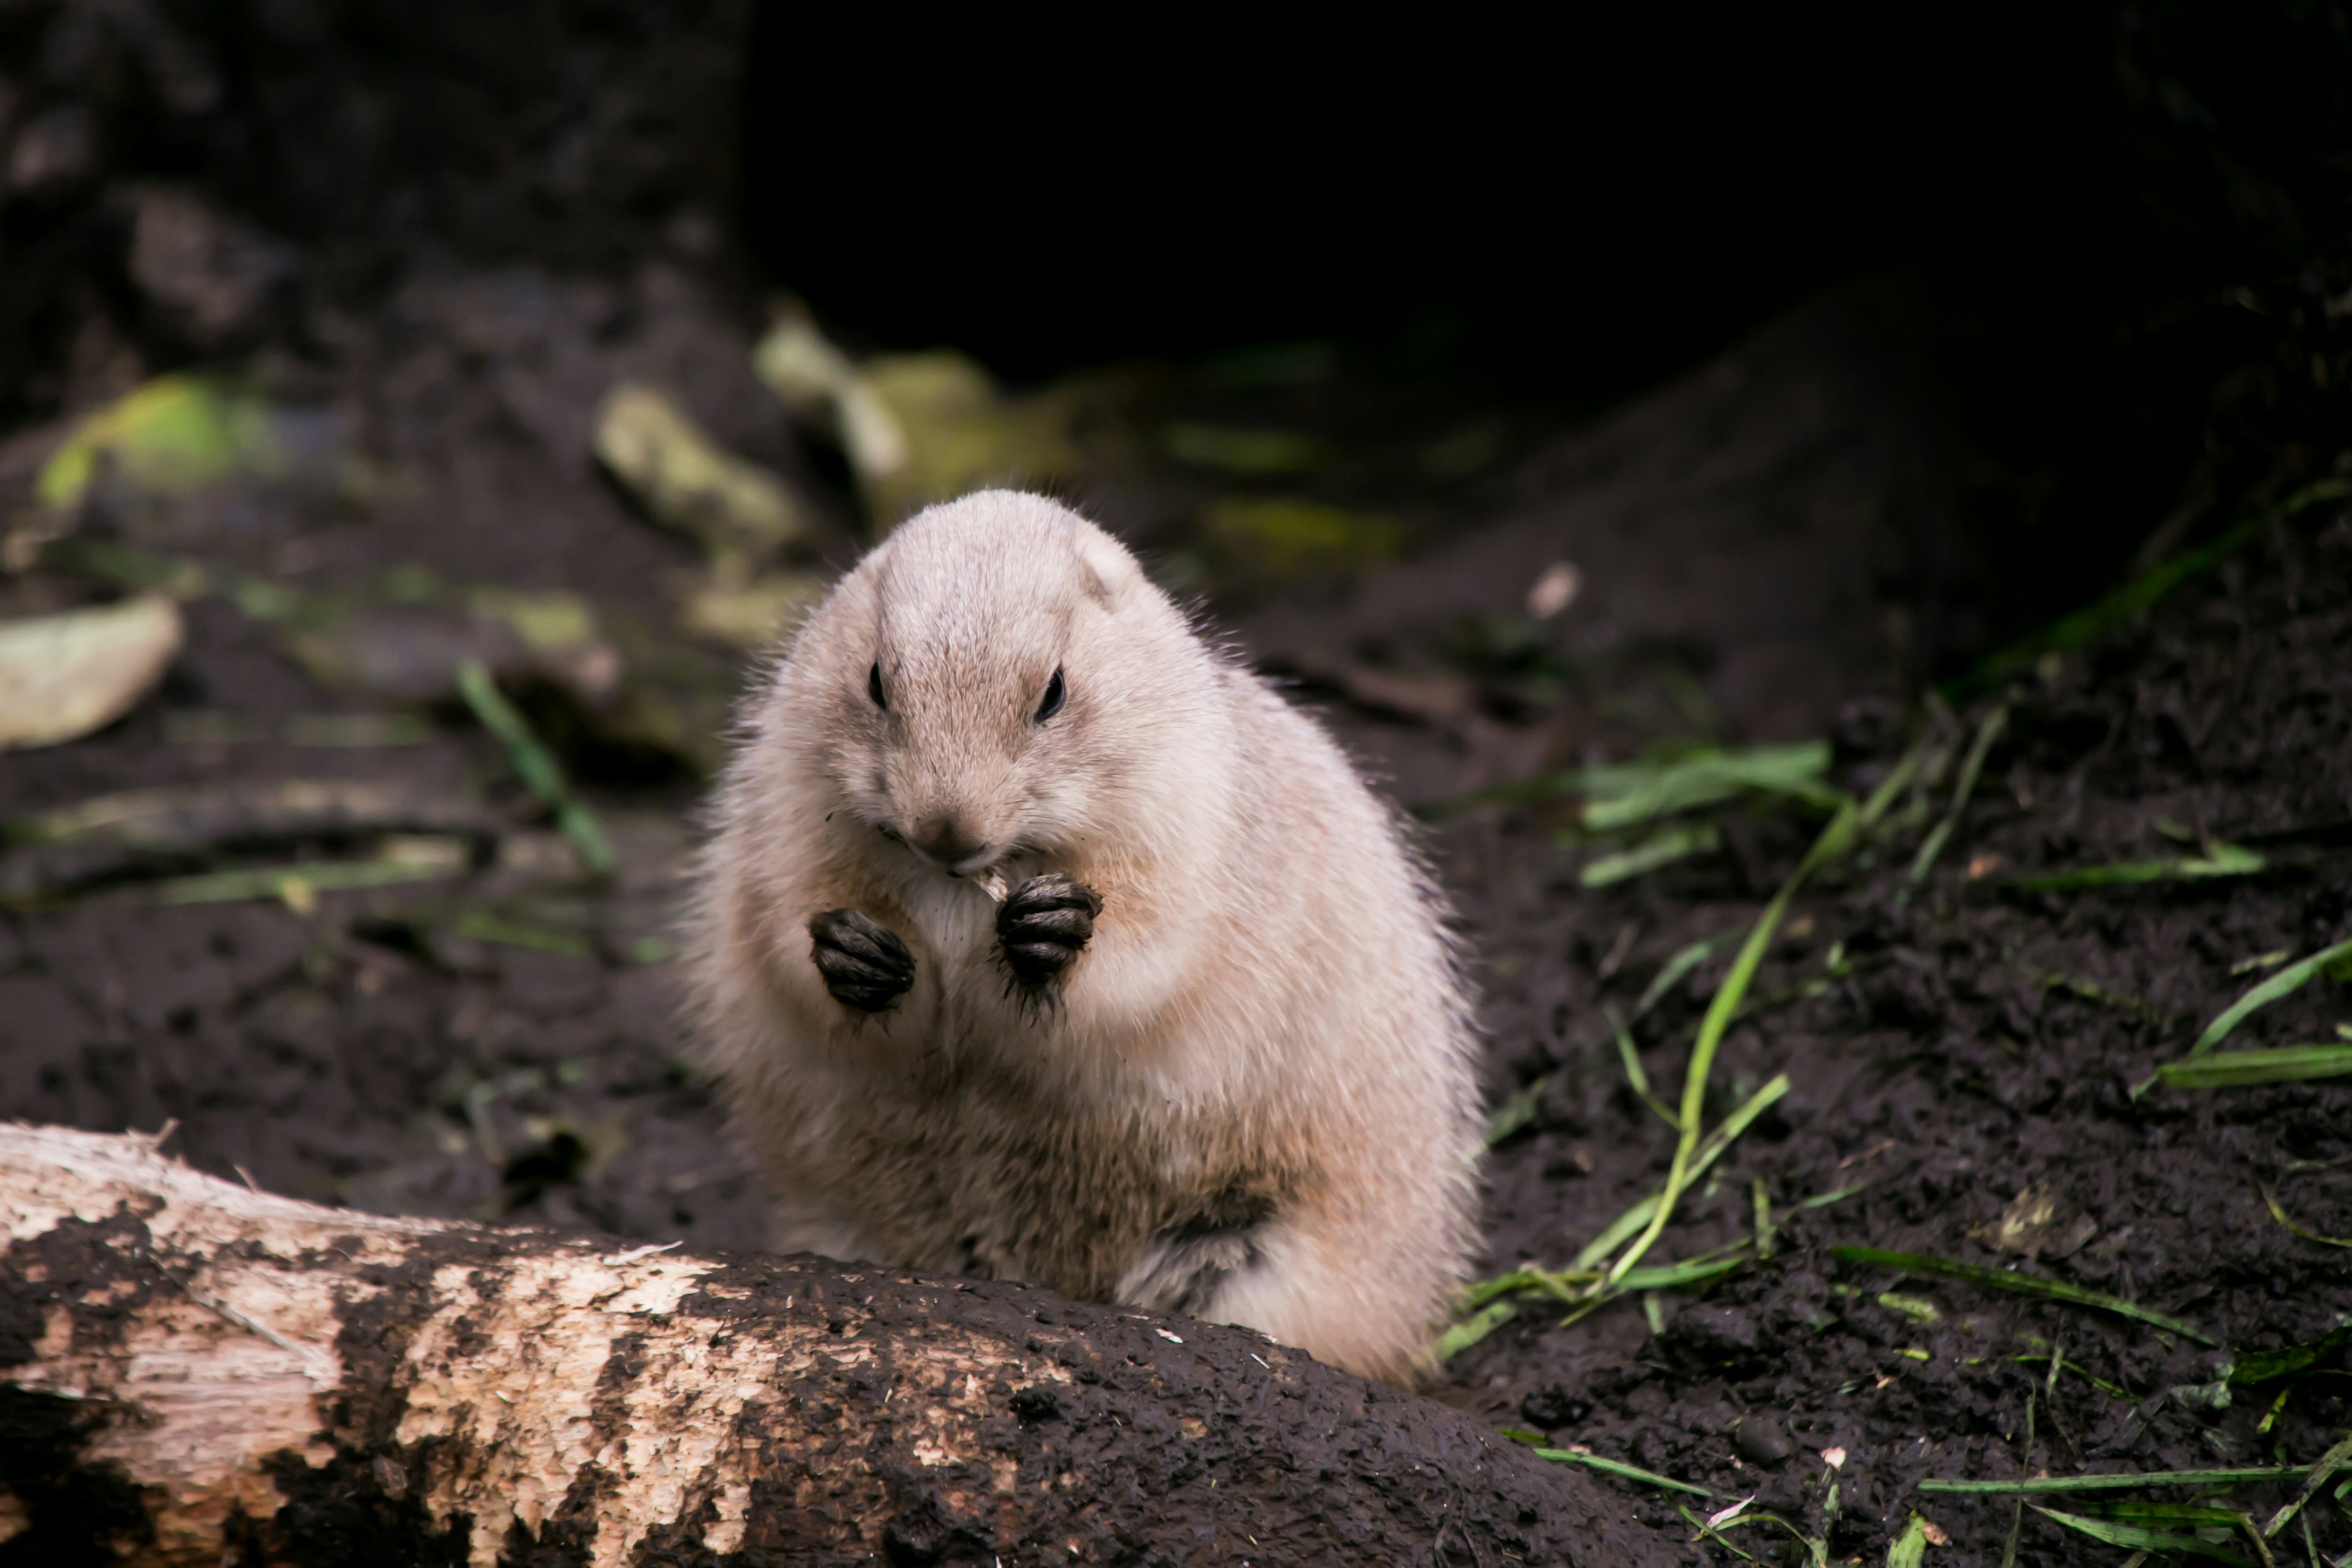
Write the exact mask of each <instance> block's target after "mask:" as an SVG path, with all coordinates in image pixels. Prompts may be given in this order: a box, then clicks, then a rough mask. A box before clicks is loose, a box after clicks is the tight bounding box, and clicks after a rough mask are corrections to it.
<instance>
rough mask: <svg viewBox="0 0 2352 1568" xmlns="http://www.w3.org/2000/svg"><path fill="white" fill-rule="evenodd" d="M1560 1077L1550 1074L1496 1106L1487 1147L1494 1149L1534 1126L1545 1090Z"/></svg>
mask: <svg viewBox="0 0 2352 1568" xmlns="http://www.w3.org/2000/svg"><path fill="white" fill-rule="evenodd" d="M1558 1077H1559V1073H1558V1072H1557V1071H1552V1072H1548V1073H1546V1074H1544V1075H1543V1076H1542V1077H1541V1078H1539V1079H1536V1080H1535V1081H1534V1082H1533V1083H1531V1084H1529V1085H1528V1086H1527V1088H1525V1089H1520V1090H1519V1091H1518V1092H1517V1093H1516V1094H1514V1095H1512V1096H1511V1098H1510V1099H1508V1100H1505V1101H1503V1103H1502V1104H1500V1105H1498V1106H1496V1108H1495V1114H1494V1116H1493V1117H1492V1118H1491V1119H1490V1120H1489V1121H1487V1123H1486V1147H1487V1148H1489V1149H1492V1148H1494V1147H1495V1146H1496V1144H1498V1143H1501V1142H1503V1141H1504V1140H1506V1139H1507V1138H1509V1137H1511V1136H1512V1135H1513V1134H1514V1133H1517V1132H1518V1131H1520V1130H1521V1129H1523V1128H1526V1127H1528V1126H1530V1125H1532V1124H1533V1123H1534V1121H1535V1119H1536V1115H1537V1113H1538V1111H1540V1110H1542V1109H1543V1097H1544V1090H1546V1089H1549V1088H1550V1087H1551V1084H1552V1079H1556V1078H1558Z"/></svg>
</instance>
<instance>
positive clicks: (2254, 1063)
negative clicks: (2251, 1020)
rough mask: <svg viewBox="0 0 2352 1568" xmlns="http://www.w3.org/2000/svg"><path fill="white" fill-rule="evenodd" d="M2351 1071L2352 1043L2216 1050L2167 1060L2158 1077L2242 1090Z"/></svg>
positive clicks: (2177, 1084) (2175, 1085) (2178, 1084)
mask: <svg viewBox="0 0 2352 1568" xmlns="http://www.w3.org/2000/svg"><path fill="white" fill-rule="evenodd" d="M2346 1073H2352V1045H2342V1044H2338V1045H2319V1046H2273V1047H2267V1048H2264V1049H2263V1050H2257V1051H2216V1052H2214V1053H2213V1054H2212V1055H2211V1056H2208V1057H2191V1058H2189V1059H2188V1060H2187V1061H2182V1062H2167V1063H2165V1064H2164V1065H2163V1066H2162V1067H2160V1068H2157V1069H2156V1076H2157V1078H2158V1080H2159V1081H2161V1082H2162V1083H2163V1085H2164V1087H2165V1088H2167V1089H2242V1088H2244V1087H2245V1086H2247V1085H2249V1084H2257V1083H2307V1082H2309V1081H2310V1080H2312V1079H2322V1078H2341V1077H2343V1076H2344V1075H2345V1074H2346Z"/></svg>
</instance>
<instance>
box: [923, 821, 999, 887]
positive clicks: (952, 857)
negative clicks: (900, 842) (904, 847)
mask: <svg viewBox="0 0 2352 1568" xmlns="http://www.w3.org/2000/svg"><path fill="white" fill-rule="evenodd" d="M908 841H909V842H910V843H912V844H913V845H914V847H916V848H918V849H919V850H921V851H922V852H923V853H924V854H925V855H928V856H929V857H930V858H932V859H934V860H936V861H938V862H939V863H940V865H942V866H944V867H946V868H948V870H949V871H950V873H955V874H959V875H960V874H961V873H957V872H956V868H957V867H959V866H961V865H962V864H963V862H965V861H967V860H969V859H971V858H972V857H974V856H976V855H978V854H980V853H981V852H982V850H984V849H986V848H987V847H988V846H987V845H985V844H982V842H981V841H980V840H979V838H977V837H974V836H973V834H972V831H971V828H970V827H969V826H966V825H965V822H964V819H963V818H962V817H961V816H959V815H958V814H956V813H955V812H952V811H950V812H945V813H942V814H941V815H940V816H932V817H927V818H925V819H924V820H923V821H921V822H919V823H917V824H916V825H915V831H914V832H913V833H912V834H910V835H909V836H908Z"/></svg>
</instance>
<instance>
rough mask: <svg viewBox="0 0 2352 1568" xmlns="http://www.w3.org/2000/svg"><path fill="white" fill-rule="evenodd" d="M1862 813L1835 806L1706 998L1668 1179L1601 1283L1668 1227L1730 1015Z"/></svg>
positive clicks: (1619, 1274)
mask: <svg viewBox="0 0 2352 1568" xmlns="http://www.w3.org/2000/svg"><path fill="white" fill-rule="evenodd" d="M1860 816H1861V808H1860V807H1859V806H1857V805H1855V804H1854V803H1853V801H1851V800H1849V801H1847V802H1846V803H1845V804H1844V805H1841V806H1840V807H1838V813H1837V816H1834V817H1832V819H1831V820H1830V825H1829V826H1827V827H1824V828H1823V829H1822V833H1821V837H1818V838H1816V839H1814V840H1813V844H1812V847H1811V848H1810V849H1808V850H1806V851H1805V858H1803V859H1802V860H1800V861H1799V862H1798V863H1797V868H1796V869H1795V870H1793V871H1791V872H1790V873H1789V877H1788V879H1787V880H1786V881H1784V882H1782V883H1781V884H1780V891H1779V892H1777V893H1775V894H1773V895H1772V901H1771V902H1770V903H1769V904H1767V905H1766V906H1765V908H1764V912H1763V913H1762V914H1761V915H1759V916H1758V917H1757V920H1756V925H1755V928H1754V929H1753V930H1751V931H1749V932H1748V941H1747V942H1745V943H1744V944H1742V946H1741V947H1740V950H1739V956H1738V957H1737V958H1735V959H1733V960H1732V963H1731V972H1730V973H1728V974H1726V975H1725V976H1724V977H1723V984H1721V985H1719V986H1717V988H1716V993H1715V1000H1714V1001H1713V1002H1711V1003H1709V1004H1708V1005H1707V1009H1706V1017H1705V1018H1703V1019H1701V1020H1700V1022H1699V1026H1698V1037H1697V1038H1696V1039H1695V1040H1693V1041H1692V1042H1691V1057H1690V1066H1689V1067H1688V1068H1685V1070H1684V1073H1683V1103H1682V1126H1683V1131H1682V1136H1681V1138H1680V1139H1679V1140H1678V1141H1677V1142H1675V1157H1674V1163H1673V1164H1672V1165H1670V1166H1669V1167H1668V1168H1667V1171H1666V1184H1665V1187H1664V1190H1663V1191H1661V1192H1660V1194H1659V1196H1658V1206H1657V1209H1656V1212H1655V1213H1654V1214H1652V1215H1651V1216H1650V1222H1649V1225H1648V1226H1646V1227H1645V1228H1644V1229H1643V1231H1642V1233H1641V1234H1640V1235H1639V1236H1637V1237H1634V1238H1633V1243H1632V1245H1631V1246H1629V1247H1626V1249H1625V1250H1624V1251H1623V1252H1622V1253H1621V1254H1619V1255H1618V1258H1617V1260H1616V1261H1615V1262H1614V1263H1612V1264H1611V1265H1610V1266H1609V1274H1608V1278H1607V1279H1606V1280H1605V1281H1604V1283H1609V1284H1614V1283H1615V1282H1616V1281H1618V1280H1619V1279H1623V1278H1624V1276H1625V1273H1626V1271H1627V1270H1628V1269H1630V1268H1633V1265H1634V1264H1635V1263H1637V1262H1639V1261H1640V1260H1641V1257H1642V1255H1643V1253H1645V1252H1647V1251H1648V1250H1649V1249H1650V1247H1651V1246H1652V1244H1654V1242H1656V1240H1657V1239H1658V1236H1659V1233H1661V1232H1662V1231H1664V1229H1665V1228H1666V1221H1667V1220H1669V1219H1671V1218H1672V1217H1673V1216H1674V1211H1675V1202H1676V1201H1677V1200H1678V1199H1679V1198H1681V1196H1682V1194H1683V1189H1684V1188H1685V1186H1687V1185H1688V1184H1689V1183H1690V1180H1691V1160H1692V1156H1693V1155H1695V1154H1696V1152H1698V1142H1699V1122H1700V1120H1701V1118H1702V1117H1703V1116H1704V1115H1705V1114H1706V1083H1707V1077H1708V1075H1709V1074H1710V1073H1711V1072H1712V1071H1713V1070H1714V1068H1715V1053H1716V1048H1717V1047H1718V1046H1720V1045H1721V1044H1722V1043H1723V1037H1724V1034H1725V1032H1726V1031H1727V1030H1728V1029H1729V1028H1730V1026H1731V1020H1732V1016H1733V1015H1735V1014H1736V1013H1738V1010H1739V1004H1740V1002H1741V1000H1742V999H1743V998H1745V997H1746V995H1747V994H1748V984H1749V983H1750V982H1752V981H1753V980H1754V979H1755V978H1756V971H1757V968H1758V966H1759V965H1760V964H1761V963H1763V962H1764V952H1765V950H1766V949H1767V948H1769V946H1770V945H1771V942H1772V935H1773V932H1774V931H1777V930H1779V928H1780V917H1781V916H1782V915H1784V914H1786V913H1787V912H1788V910H1789V902H1790V900H1792V899H1794V898H1795V897H1796V896H1797V889H1799V888H1801V887H1802V886H1803V885H1804V882H1805V879H1806V878H1807V877H1809V876H1811V874H1812V872H1813V869H1814V868H1816V867H1818V866H1820V865H1821V864H1822V863H1823V862H1824V861H1826V860H1829V859H1832V858H1834V857H1836V856H1839V855H1843V853H1845V851H1846V850H1847V849H1848V848H1849V847H1851V846H1852V845H1853V840H1854V836H1855V832H1856V828H1855V823H1856V821H1857V820H1858V819H1859V817H1860Z"/></svg>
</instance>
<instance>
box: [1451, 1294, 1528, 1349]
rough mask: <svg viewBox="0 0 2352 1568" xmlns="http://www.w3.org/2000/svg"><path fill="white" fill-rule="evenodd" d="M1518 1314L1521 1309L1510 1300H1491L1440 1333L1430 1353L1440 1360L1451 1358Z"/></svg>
mask: <svg viewBox="0 0 2352 1568" xmlns="http://www.w3.org/2000/svg"><path fill="white" fill-rule="evenodd" d="M1518 1315H1519V1310H1518V1309H1517V1307H1515V1306H1513V1305H1512V1304H1511V1303H1510V1302H1508V1301H1490V1302H1488V1303H1487V1304H1486V1306H1484V1307H1482V1308H1480V1309H1479V1310H1477V1311H1475V1312H1473V1313H1472V1314H1471V1315H1470V1316H1468V1317H1466V1318H1465V1319H1463V1320H1462V1321H1460V1322H1458V1323H1456V1324H1454V1326H1453V1327H1452V1328H1450V1329H1448V1330H1446V1331H1444V1333H1442V1334H1440V1335H1438V1336H1437V1343H1436V1345H1435V1346H1434V1347H1433V1349H1432V1351H1431V1352H1430V1353H1431V1354H1433V1355H1434V1356H1436V1357H1437V1359H1438V1360H1440V1361H1447V1360H1450V1359H1452V1358H1453V1357H1454V1356H1456V1355H1459V1354H1460V1353H1461V1352H1464V1351H1466V1350H1468V1349H1469V1348H1470V1347H1471V1346H1472V1345H1475V1344H1476V1343H1477V1342H1479V1341H1480V1340H1483V1339H1485V1338H1486V1336H1487V1335H1488V1334H1491V1333H1493V1332H1494V1331H1496V1329H1499V1328H1501V1327H1502V1326H1503V1325H1504V1324H1505V1323H1507V1322H1509V1321H1511V1320H1512V1319H1513V1318H1516V1317H1517V1316H1518Z"/></svg>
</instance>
